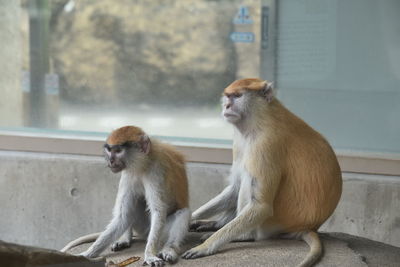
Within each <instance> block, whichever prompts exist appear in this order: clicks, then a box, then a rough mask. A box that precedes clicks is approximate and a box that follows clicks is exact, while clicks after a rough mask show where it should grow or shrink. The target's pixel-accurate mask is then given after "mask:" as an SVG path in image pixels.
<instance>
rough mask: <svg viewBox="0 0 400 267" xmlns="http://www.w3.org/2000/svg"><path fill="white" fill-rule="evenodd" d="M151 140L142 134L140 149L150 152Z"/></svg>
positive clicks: (146, 152)
mask: <svg viewBox="0 0 400 267" xmlns="http://www.w3.org/2000/svg"><path fill="white" fill-rule="evenodd" d="M150 146H151V141H150V138H149V137H148V136H147V135H145V134H144V135H142V136H141V137H140V141H139V147H140V151H142V152H143V153H145V154H146V155H147V154H149V152H150Z"/></svg>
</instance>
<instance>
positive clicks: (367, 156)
mask: <svg viewBox="0 0 400 267" xmlns="http://www.w3.org/2000/svg"><path fill="white" fill-rule="evenodd" d="M104 139H105V135H104V136H81V135H72V134H67V135H64V134H63V135H57V134H51V133H48V134H44V133H30V132H20V131H6V130H0V150H4V151H20V152H38V153H55V154H73V155H89V156H102V155H103V151H102V147H103V144H104ZM159 139H161V140H163V138H162V137H159ZM163 141H166V142H168V143H170V144H172V145H174V146H176V148H177V149H178V150H179V151H180V152H182V153H183V154H184V155H185V156H186V159H187V161H188V162H197V163H212V164H232V148H231V145H227V144H213V143H208V144H207V143H195V142H184V141H168V140H163ZM335 153H336V155H337V157H338V161H339V164H340V167H341V170H342V172H353V173H366V174H380V175H393V176H400V154H396V153H384V152H359V151H351V150H335Z"/></svg>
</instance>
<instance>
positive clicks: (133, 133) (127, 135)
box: [107, 126, 144, 145]
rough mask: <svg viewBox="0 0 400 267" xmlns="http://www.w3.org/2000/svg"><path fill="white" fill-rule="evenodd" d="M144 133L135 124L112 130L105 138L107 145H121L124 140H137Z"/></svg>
mask: <svg viewBox="0 0 400 267" xmlns="http://www.w3.org/2000/svg"><path fill="white" fill-rule="evenodd" d="M142 135H144V132H143V130H142V129H140V128H139V127H136V126H124V127H121V128H118V129H116V130H114V131H113V132H112V133H111V134H110V135H109V136H108V138H107V144H109V145H121V144H123V143H125V142H138V141H139V140H140V137H141V136H142Z"/></svg>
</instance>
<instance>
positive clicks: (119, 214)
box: [81, 187, 133, 258]
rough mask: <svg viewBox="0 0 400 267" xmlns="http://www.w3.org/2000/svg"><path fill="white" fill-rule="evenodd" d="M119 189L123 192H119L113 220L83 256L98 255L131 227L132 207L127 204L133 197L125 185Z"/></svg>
mask: <svg viewBox="0 0 400 267" xmlns="http://www.w3.org/2000/svg"><path fill="white" fill-rule="evenodd" d="M119 190H121V191H122V192H118V196H117V201H116V203H115V206H114V210H113V218H112V220H111V222H110V223H109V224H108V225H107V227H106V229H105V230H104V231H103V232H102V233H101V235H100V236H99V237H98V238H97V240H96V242H94V243H93V245H92V246H90V247H89V248H88V249H87V250H86V251H85V252H83V253H81V255H82V256H85V257H87V258H93V257H97V256H98V255H99V254H100V253H101V252H102V251H104V250H105V249H106V248H107V247H108V246H109V245H111V243H112V242H113V241H115V240H117V239H118V238H119V237H120V236H121V235H122V234H123V233H124V232H125V231H126V230H127V229H128V228H129V226H130V224H131V217H132V209H130V207H128V205H127V204H131V202H132V201H133V198H132V195H131V194H130V193H129V190H125V188H124V187H122V188H121V187H120V189H119Z"/></svg>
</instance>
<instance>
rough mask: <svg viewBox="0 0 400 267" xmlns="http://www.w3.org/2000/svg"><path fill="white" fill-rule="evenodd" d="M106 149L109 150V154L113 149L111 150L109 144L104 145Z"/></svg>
mask: <svg viewBox="0 0 400 267" xmlns="http://www.w3.org/2000/svg"><path fill="white" fill-rule="evenodd" d="M104 149H105V150H107V151H108V152H110V150H111V148H110V146H109V145H108V144H105V145H104Z"/></svg>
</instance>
